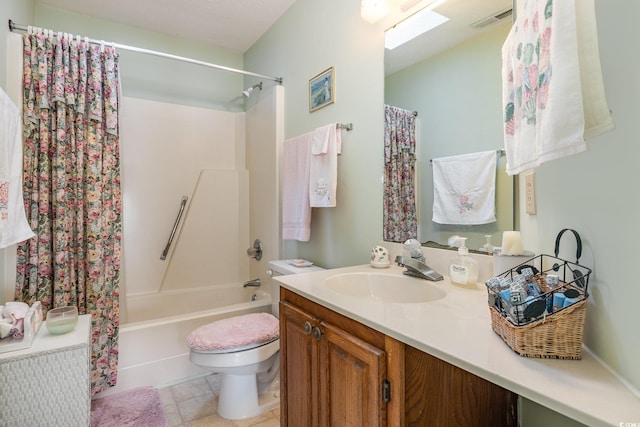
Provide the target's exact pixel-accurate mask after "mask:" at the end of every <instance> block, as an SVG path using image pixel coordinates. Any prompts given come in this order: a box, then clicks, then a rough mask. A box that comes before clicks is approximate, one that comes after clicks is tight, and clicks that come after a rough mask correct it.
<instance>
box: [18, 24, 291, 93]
mask: <svg viewBox="0 0 640 427" xmlns="http://www.w3.org/2000/svg"><path fill="white" fill-rule="evenodd" d="M27 30H28V27H27V26H26V25H21V24H16V23H14V22H13V21H12V20H11V19H9V31H11V32H14V31H22V32H27ZM88 40H89V43H93V44H109V45H111V46H113V47H115V48H116V49H123V50H129V51H131V52H138V53H143V54H146V55H152V56H159V57H161V58H166V59H173V60H176V61H182V62H188V63H190V64H196V65H202V66H203V67H209V68H215V69H217V70H223V71H230V72H232V73H238V74H244V75H246V76H252V77H259V78H261V79H268V80H273V81H274V82H276V83H278V84H280V85H281V84H282V81H283V80H282V77H271V76H265V75H264V74H258V73H252V72H251V71H244V70H238V69H237V68H231V67H226V66H224V65H218V64H212V63H210V62H204V61H200V60H197V59H191V58H186V57H184V56H178V55H172V54H170V53H164V52H158V51H155V50H149V49H143V48H141V47H135V46H128V45H126V44H120V43H115V42H105V41H104V40H95V39H88Z"/></svg>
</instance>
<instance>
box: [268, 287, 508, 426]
mask: <svg viewBox="0 0 640 427" xmlns="http://www.w3.org/2000/svg"><path fill="white" fill-rule="evenodd" d="M280 300H281V301H280V363H281V369H280V384H281V397H280V412H281V416H280V423H281V425H282V426H285V427H287V426H288V427H306V426H311V427H338V426H339V427H352V426H353V427H355V426H362V427H374V426H387V425H388V426H394V427H395V426H428V427H431V426H435V427H454V426H460V427H463V426H464V427H484V426H487V427H489V426H490V427H516V426H517V414H516V404H517V395H516V394H514V393H511V392H510V391H508V390H506V389H503V388H502V387H499V386H497V385H495V384H492V383H491V382H488V381H486V380H484V379H482V378H480V377H478V376H476V375H473V374H471V373H469V372H466V371H464V370H463V369H460V368H458V367H455V366H453V365H451V364H449V363H447V362H444V361H442V360H440V359H438V358H436V357H433V356H431V355H429V354H427V353H424V352H422V351H420V350H418V349H416V348H413V347H411V346H409V345H406V344H403V343H401V342H400V341H397V340H395V339H393V338H391V337H388V336H385V335H384V334H382V333H381V332H378V331H376V330H373V329H371V328H369V327H367V326H365V325H363V324H361V323H359V322H357V321H355V320H353V319H350V318H348V317H345V316H343V315H341V314H338V313H336V312H334V311H332V310H330V309H328V308H326V307H324V306H321V305H319V304H316V303H314V302H312V301H310V300H308V299H306V298H304V297H302V296H300V295H298V294H296V293H295V292H292V291H289V290H287V289H285V288H282V289H281V291H280Z"/></svg>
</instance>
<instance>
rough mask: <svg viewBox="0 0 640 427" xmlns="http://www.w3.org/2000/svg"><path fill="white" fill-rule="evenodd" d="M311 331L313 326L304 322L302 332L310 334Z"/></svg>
mask: <svg viewBox="0 0 640 427" xmlns="http://www.w3.org/2000/svg"><path fill="white" fill-rule="evenodd" d="M312 330H313V326H311V322H304V332H305V333H306V334H310V333H311V331H312Z"/></svg>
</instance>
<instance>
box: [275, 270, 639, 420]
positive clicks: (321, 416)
mask: <svg viewBox="0 0 640 427" xmlns="http://www.w3.org/2000/svg"><path fill="white" fill-rule="evenodd" d="M402 270H403V269H402V268H400V267H397V266H391V267H390V268H388V269H383V270H380V269H374V268H372V267H371V266H369V265H362V266H355V267H346V268H339V269H334V270H326V271H321V272H316V273H305V274H298V275H292V276H282V277H278V278H276V280H278V281H279V282H281V291H280V301H281V303H280V307H281V308H280V328H281V329H280V333H281V338H280V349H281V350H280V351H281V388H282V395H281V422H282V425H283V426H287V425H288V426H299V425H311V426H331V425H367V426H378V425H380V426H385V425H388V426H403V425H407V426H410V425H437V426H457V425H465V426H512V425H513V426H515V425H517V414H516V401H517V397H518V395H520V396H523V397H524V398H526V399H529V400H531V401H534V402H537V403H539V404H541V405H543V406H546V407H548V408H550V409H552V410H554V411H556V412H559V413H561V414H564V415H566V416H567V417H569V418H572V419H575V420H577V421H579V422H582V423H584V424H586V425H589V426H610V425H620V423H625V422H626V423H634V422H635V423H637V422H640V398H639V397H638V396H636V395H635V394H633V393H632V392H631V391H630V390H629V389H628V388H626V387H625V386H624V384H623V383H622V382H620V381H619V380H618V379H617V378H616V377H615V376H614V375H612V374H611V372H610V371H609V370H608V369H606V368H605V367H604V366H603V365H602V364H601V363H600V362H599V361H598V360H597V359H596V358H595V357H594V356H593V355H592V354H591V353H590V352H589V351H588V350H587V349H584V351H583V358H582V360H557V359H534V358H525V357H520V356H519V355H517V354H516V353H514V352H513V351H512V350H511V349H510V348H509V347H508V346H507V345H506V344H505V343H504V342H503V341H502V339H501V338H500V337H499V336H498V335H497V334H495V333H494V332H493V330H492V328H491V319H490V313H489V307H488V304H487V294H486V290H485V289H484V287H483V286H481V285H478V287H477V288H475V289H465V288H461V287H457V286H455V285H452V284H451V283H450V281H449V279H448V278H447V277H445V280H443V281H441V282H435V283H434V282H428V281H425V280H421V279H415V278H409V277H407V276H404V275H402ZM364 279H368V280H369V286H363V283H364V282H365V280H364ZM374 279H375V280H374ZM376 281H379V283H376ZM360 282H363V283H360ZM605 402H606V403H605Z"/></svg>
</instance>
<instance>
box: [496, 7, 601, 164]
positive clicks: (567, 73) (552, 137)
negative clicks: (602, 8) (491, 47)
mask: <svg viewBox="0 0 640 427" xmlns="http://www.w3.org/2000/svg"><path fill="white" fill-rule="evenodd" d="M502 58H503V67H502V76H503V95H502V96H503V106H504V121H505V124H504V141H505V150H506V153H507V168H506V169H507V173H508V174H509V175H515V174H518V173H520V172H523V171H525V170H527V169H531V168H534V167H537V166H539V165H541V164H542V163H544V162H547V161H549V160H554V159H558V158H561V157H565V156H568V155H572V154H576V153H580V152H582V151H584V150H586V148H587V147H586V144H585V142H584V139H585V138H586V137H591V136H595V135H598V134H600V133H603V132H605V131H608V130H610V129H613V120H612V119H611V115H610V113H609V109H608V107H607V103H606V99H605V95H604V85H603V83H602V74H601V70H600V58H599V54H598V45H597V34H596V25H595V6H594V1H593V0H579V1H576V0H562V1H558V0H556V1H553V0H528V1H525V2H523V4H522V7H521V9H519V10H518V17H517V20H516V22H515V24H514V25H513V27H512V29H511V32H510V33H509V36H508V37H507V40H506V41H505V43H504V45H503V48H502Z"/></svg>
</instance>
